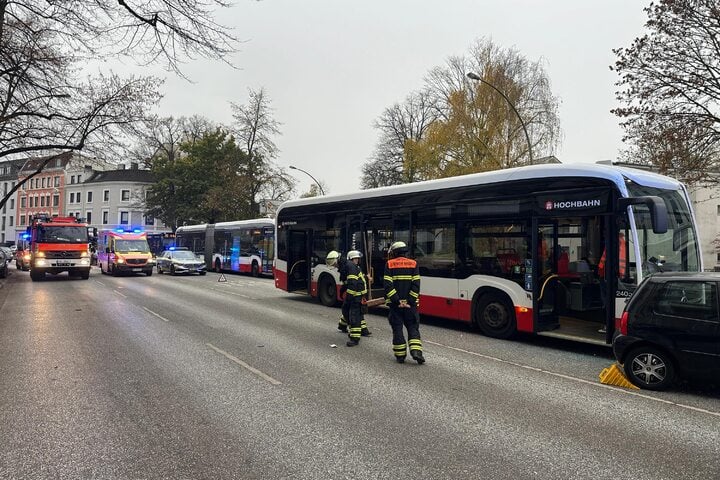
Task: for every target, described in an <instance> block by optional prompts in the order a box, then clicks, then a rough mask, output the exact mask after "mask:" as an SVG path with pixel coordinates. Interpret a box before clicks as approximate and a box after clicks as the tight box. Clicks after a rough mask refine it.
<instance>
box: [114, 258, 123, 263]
mask: <svg viewBox="0 0 720 480" xmlns="http://www.w3.org/2000/svg"><path fill="white" fill-rule="evenodd" d="M115 261H116V262H117V263H125V259H124V258H122V257H116V258H115Z"/></svg>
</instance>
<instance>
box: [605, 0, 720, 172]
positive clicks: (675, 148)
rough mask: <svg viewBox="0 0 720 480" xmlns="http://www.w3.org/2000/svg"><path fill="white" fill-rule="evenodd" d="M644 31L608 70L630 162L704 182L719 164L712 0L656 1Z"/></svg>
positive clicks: (719, 87)
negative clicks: (614, 77) (615, 77)
mask: <svg viewBox="0 0 720 480" xmlns="http://www.w3.org/2000/svg"><path fill="white" fill-rule="evenodd" d="M645 12H646V13H647V16H648V20H647V22H646V24H645V27H646V29H647V33H646V34H645V35H643V36H641V37H638V38H636V39H635V40H634V41H633V42H632V44H631V45H630V46H629V47H627V48H618V49H616V50H614V53H615V55H616V56H617V61H616V62H615V65H614V66H612V67H611V69H613V70H615V71H616V72H617V73H618V75H619V76H620V78H619V80H618V82H617V84H616V85H617V86H618V87H619V90H618V91H617V92H616V96H617V99H618V101H620V103H621V106H620V107H618V108H616V109H614V110H613V113H615V114H616V115H618V116H619V117H620V118H622V119H623V121H622V125H623V127H624V128H625V133H626V135H625V138H624V140H625V142H626V143H627V145H628V149H627V151H626V152H624V156H625V158H626V159H627V160H628V161H630V162H636V163H647V164H652V165H654V166H655V167H657V168H659V169H660V170H661V171H664V172H676V173H678V176H679V177H680V178H683V179H685V180H687V181H691V182H692V181H703V179H705V180H711V179H712V178H715V179H716V180H715V181H717V176H715V175H709V176H708V175H707V172H708V170H717V168H718V167H719V166H720V165H719V162H718V161H719V160H720V158H719V157H718V153H719V149H720V128H719V126H720V113H719V107H720V41H719V40H718V39H720V9H718V4H717V2H716V1H715V0H659V1H657V2H653V3H651V4H650V5H649V6H648V7H646V8H645Z"/></svg>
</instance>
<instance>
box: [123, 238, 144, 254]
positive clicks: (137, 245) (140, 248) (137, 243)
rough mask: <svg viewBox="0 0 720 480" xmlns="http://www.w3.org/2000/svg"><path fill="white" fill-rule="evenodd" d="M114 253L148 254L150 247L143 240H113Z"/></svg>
mask: <svg viewBox="0 0 720 480" xmlns="http://www.w3.org/2000/svg"><path fill="white" fill-rule="evenodd" d="M115 251H116V252H149V251H150V247H149V246H148V243H147V241H145V240H115Z"/></svg>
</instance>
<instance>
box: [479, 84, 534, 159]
mask: <svg viewBox="0 0 720 480" xmlns="http://www.w3.org/2000/svg"><path fill="white" fill-rule="evenodd" d="M467 76H468V78H470V79H472V80H475V81H477V82H481V83H484V84H485V85H487V86H488V87H490V88H492V89H493V90H495V91H496V92H497V93H499V94H500V95H502V97H503V98H504V99H505V101H506V102H507V103H508V105H510V108H512V109H513V112H515V115H517V117H518V120H520V125H522V128H523V131H524V132H525V139H526V140H527V144H528V155H529V156H530V163H531V164H532V163H533V154H532V144H531V143H530V135H528V131H527V127H526V126H525V122H523V119H522V117H521V116H520V112H518V111H517V108H515V105H513V103H512V102H511V101H510V99H509V98H508V97H507V95H505V94H504V93H503V92H502V91H501V90H499V89H498V88H497V87H496V86H495V85H493V84H492V83H490V82H488V81H487V80H483V79H482V78H481V77H480V75H478V74H476V73H473V72H468V74H467Z"/></svg>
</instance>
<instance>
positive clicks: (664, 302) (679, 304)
mask: <svg viewBox="0 0 720 480" xmlns="http://www.w3.org/2000/svg"><path fill="white" fill-rule="evenodd" d="M657 298H658V299H659V301H658V302H657V304H656V306H655V311H656V312H657V313H659V314H662V315H671V316H674V317H684V318H692V319H695V320H705V321H713V322H717V321H718V305H717V287H716V285H715V283H714V282H667V283H666V284H665V285H664V286H663V287H662V288H661V289H660V291H659V292H658V297H657Z"/></svg>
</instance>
